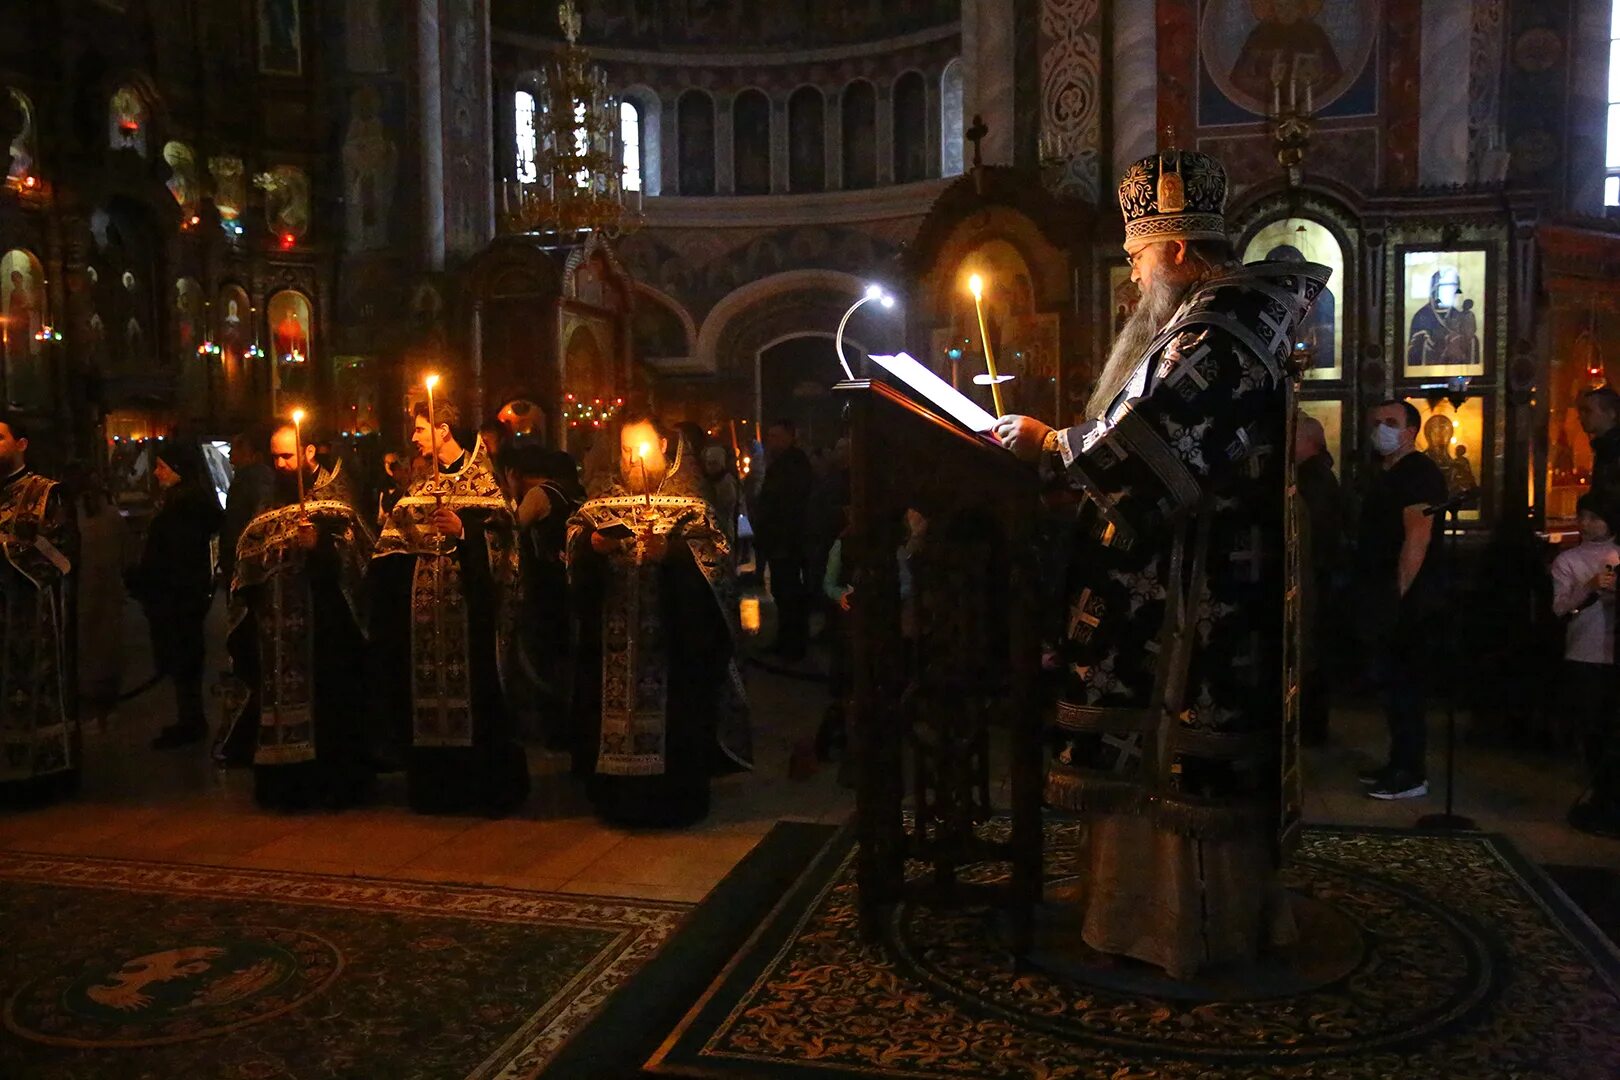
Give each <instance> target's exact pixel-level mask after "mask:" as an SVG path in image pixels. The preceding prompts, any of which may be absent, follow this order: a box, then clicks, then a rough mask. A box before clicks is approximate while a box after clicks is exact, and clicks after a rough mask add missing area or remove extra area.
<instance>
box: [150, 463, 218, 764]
mask: <svg viewBox="0 0 1620 1080" xmlns="http://www.w3.org/2000/svg"><path fill="white" fill-rule="evenodd" d="M152 475H153V478H154V479H156V480H157V484H158V499H157V503H158V506H157V513H156V514H154V515H153V516H152V522H151V524H150V525H148V526H147V529H146V547H145V548H144V550H143V551H142V554H141V561H140V562H139V563H138V564H136V566H135V567H134V568H133V569H131V570H130V571H129V574H128V578H127V582H126V583H127V585H128V588H129V592H130V595H131V596H134V597H135V599H136V600H138V601H140V604H141V608H142V610H143V611H145V612H146V621H147V623H148V625H149V626H150V628H151V633H152V661H153V664H154V665H155V666H156V668H157V671H158V674H159V675H161V676H165V677H167V678H170V679H172V680H174V699H175V714H176V715H175V722H174V723H172V724H170V725H169V726H167V727H165V728H164V729H163V731H162V732H161V733H160V734H159V735H158V737H157V738H156V739H154V740H152V747H153V748H154V749H157V750H166V749H168V748H170V747H174V746H185V745H187V744H188V743H194V742H201V741H202V739H203V737H204V736H205V735H207V734H208V721H207V718H206V716H205V715H204V713H203V696H202V676H203V653H204V648H203V622H204V620H206V619H207V618H208V605H209V603H210V602H211V601H212V599H213V595H214V559H213V553H212V540H213V538H214V536H215V534H217V533H218V532H219V530H220V526H221V525H222V524H223V523H224V520H225V513H224V511H223V510H222V509H221V508H220V505H219V499H218V497H217V496H216V495H215V494H214V490H213V488H212V486H211V485H210V484H209V482H208V477H207V470H206V467H205V466H204V465H203V459H202V454H201V453H200V452H199V451H198V449H197V445H196V444H195V443H192V442H187V441H185V440H181V439H173V438H170V439H164V440H162V441H160V442H158V443H157V452H156V455H155V458H154V464H153V466H152Z"/></svg>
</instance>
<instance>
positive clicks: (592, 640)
mask: <svg viewBox="0 0 1620 1080" xmlns="http://www.w3.org/2000/svg"><path fill="white" fill-rule="evenodd" d="M714 518H715V514H714V509H713V508H712V507H711V506H709V504H708V503H707V502H705V501H704V499H703V497H702V495H701V480H700V472H699V469H698V465H697V463H696V462H695V461H694V460H693V459H692V455H691V454H690V452H688V451H687V449H686V448H685V446H684V445H683V444H682V442H681V441H680V440H679V438H678V436H676V437H672V436H671V435H670V434H669V433H667V432H666V431H665V430H664V429H663V427H662V426H661V425H660V424H659V423H658V421H657V420H656V419H654V418H653V417H651V416H648V415H645V414H637V413H631V414H628V415H626V416H625V418H624V420H623V423H622V426H621V428H620V435H619V465H618V469H617V470H616V472H615V473H614V474H611V475H609V476H608V477H606V478H605V480H604V482H603V484H602V486H601V487H600V488H599V489H598V490H597V491H595V492H593V493H592V498H591V499H590V500H589V501H587V502H586V503H585V504H584V505H583V506H582V507H580V509H579V512H578V513H576V514H575V515H574V518H573V520H572V521H571V522H570V523H569V528H568V568H569V578H570V582H571V584H572V587H573V591H574V600H573V609H574V613H575V619H576V623H577V626H578V631H577V634H576V641H577V642H578V649H579V652H578V664H577V672H578V674H577V676H576V678H575V681H574V702H575V710H576V717H577V719H576V725H577V727H576V730H577V731H578V732H579V744H578V747H577V751H576V752H577V754H578V755H579V757H578V762H577V766H576V771H578V772H581V773H583V774H584V775H585V776H586V777H587V792H588V794H589V796H590V799H591V801H592V803H593V804H594V805H595V806H596V809H597V812H598V813H599V814H600V815H601V816H602V817H603V818H605V819H607V820H609V821H612V822H616V823H620V824H626V825H661V826H673V825H685V824H690V823H692V822H695V821H698V820H701V819H702V818H703V817H705V816H706V815H707V814H708V812H709V780H710V776H711V774H712V773H714V772H715V771H717V770H724V769H735V768H749V767H751V744H750V737H749V730H748V715H747V705H746V699H745V697H744V695H743V691H742V682H741V679H740V678H739V676H738V674H737V668H736V665H735V664H734V662H733V655H734V641H735V631H734V620H735V618H736V612H737V597H736V590H735V585H736V582H735V577H734V574H733V572H732V570H731V562H730V559H729V557H728V552H727V548H726V542H725V537H724V534H723V533H722V532H721V530H720V529H719V527H718V526H717V525H716V523H715V520H714Z"/></svg>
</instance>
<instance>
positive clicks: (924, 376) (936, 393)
mask: <svg viewBox="0 0 1620 1080" xmlns="http://www.w3.org/2000/svg"><path fill="white" fill-rule="evenodd" d="M871 360H872V362H873V363H874V364H877V365H878V366H879V367H881V368H882V369H883V370H884V371H887V372H888V373H889V374H891V375H893V376H894V377H895V378H897V379H899V380H900V381H901V382H902V383H904V384H906V385H907V386H909V387H910V388H911V389H912V390H915V391H916V392H917V393H918V395H920V396H921V397H922V398H923V400H924V401H927V402H930V403H931V404H932V405H933V406H934V407H935V408H937V409H938V410H939V411H940V412H942V413H944V414H945V415H946V416H948V417H950V418H951V419H952V420H955V421H956V422H957V423H958V424H961V425H962V426H963V427H965V428H967V429H968V430H969V431H976V432H978V433H980V434H981V435H987V434H989V432H990V429H991V428H993V427H995V426H996V418H995V417H994V416H991V415H990V414H989V413H987V412H985V411H984V410H983V409H981V408H980V407H979V406H978V405H977V404H975V403H974V401H973V399H971V398H969V397H967V396H966V395H964V394H962V393H961V392H960V391H959V390H957V389H956V388H955V387H954V386H952V385H951V384H950V383H948V382H946V381H945V380H944V379H942V378H940V377H939V376H938V375H935V374H934V373H933V372H932V371H929V370H928V369H927V368H926V367H924V366H923V365H922V364H919V363H918V362H917V361H916V360H913V359H912V358H911V356H910V354H908V353H895V354H894V355H893V356H874V357H872V358H871Z"/></svg>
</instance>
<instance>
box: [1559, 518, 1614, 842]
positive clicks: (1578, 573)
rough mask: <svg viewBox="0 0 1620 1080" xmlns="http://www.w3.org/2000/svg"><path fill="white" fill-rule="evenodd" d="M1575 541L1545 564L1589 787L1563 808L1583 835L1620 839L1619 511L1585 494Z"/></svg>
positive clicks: (1566, 688) (1567, 695) (1566, 694)
mask: <svg viewBox="0 0 1620 1080" xmlns="http://www.w3.org/2000/svg"><path fill="white" fill-rule="evenodd" d="M1575 521H1576V526H1577V527H1578V528H1579V529H1580V533H1581V542H1580V544H1579V545H1577V546H1576V547H1573V548H1570V549H1569V550H1568V551H1564V552H1561V553H1560V554H1559V556H1558V557H1557V558H1556V559H1554V560H1553V564H1552V584H1553V595H1552V610H1553V614H1554V615H1556V616H1558V617H1559V618H1561V619H1564V620H1566V622H1565V626H1564V668H1563V678H1562V682H1563V699H1564V703H1565V708H1566V710H1567V715H1568V716H1569V717H1570V718H1571V720H1572V721H1573V723H1574V725H1575V727H1576V730H1577V731H1578V733H1579V735H1580V740H1581V750H1582V753H1583V757H1584V758H1585V761H1586V768H1587V774H1588V776H1589V777H1590V781H1589V783H1590V786H1589V789H1588V791H1587V792H1586V793H1585V797H1584V798H1582V799H1580V800H1578V801H1577V802H1576V804H1575V805H1574V806H1572V807H1571V808H1570V811H1569V823H1570V825H1571V826H1572V827H1573V828H1576V829H1579V830H1581V831H1582V832H1589V833H1596V834H1599V835H1604V836H1620V746H1616V745H1615V743H1616V740H1615V737H1614V731H1615V721H1616V716H1615V710H1616V706H1617V705H1620V685H1616V681H1615V671H1614V618H1615V608H1614V604H1615V590H1614V583H1615V567H1616V566H1617V565H1620V544H1617V543H1616V541H1615V537H1616V535H1617V532H1620V530H1617V529H1616V525H1617V524H1620V513H1616V508H1615V507H1613V506H1611V505H1609V504H1607V503H1605V502H1604V501H1603V499H1602V498H1601V497H1599V496H1598V495H1596V494H1594V493H1592V492H1588V493H1587V494H1585V495H1582V496H1581V497H1580V498H1579V499H1577V500H1576V502H1575Z"/></svg>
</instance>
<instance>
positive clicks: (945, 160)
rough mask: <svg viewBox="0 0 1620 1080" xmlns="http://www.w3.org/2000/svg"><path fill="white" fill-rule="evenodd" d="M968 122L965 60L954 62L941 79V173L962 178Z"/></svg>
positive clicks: (959, 59) (946, 68)
mask: <svg viewBox="0 0 1620 1080" xmlns="http://www.w3.org/2000/svg"><path fill="white" fill-rule="evenodd" d="M965 130H967V123H966V121H965V120H964V119H963V118H962V61H961V58H957V59H955V60H952V61H951V62H950V63H948V64H946V65H945V70H944V71H943V72H941V73H940V76H939V174H940V175H941V176H961V175H962V169H963V160H962V157H963V155H962V132H964V131H965Z"/></svg>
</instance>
